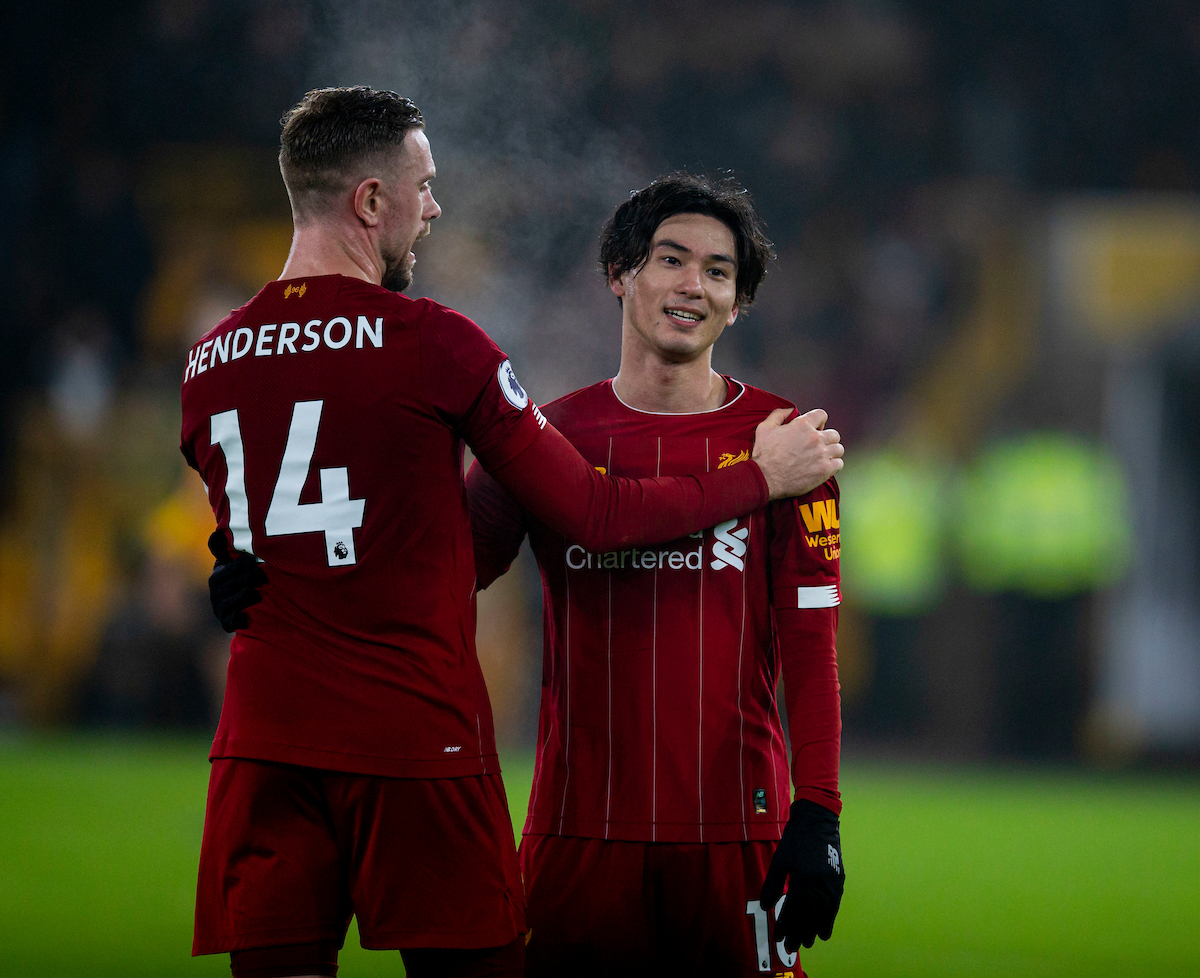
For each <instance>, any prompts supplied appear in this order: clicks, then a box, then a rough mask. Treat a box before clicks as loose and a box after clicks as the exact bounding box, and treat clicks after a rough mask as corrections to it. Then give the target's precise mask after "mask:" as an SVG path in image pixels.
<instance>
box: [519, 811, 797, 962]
mask: <svg viewBox="0 0 1200 978" xmlns="http://www.w3.org/2000/svg"><path fill="white" fill-rule="evenodd" d="M774 852H775V843H774V842H722V843H708V844H705V843H696V844H690V843H688V844H683V843H665V842H657V843H655V842H606V841H604V840H603V839H576V838H570V837H566V836H554V835H527V836H526V837H525V838H524V839H523V840H522V842H521V871H522V873H523V875H524V877H525V890H526V893H527V895H528V900H529V927H530V932H529V943H528V945H527V946H526V948H525V954H526V957H525V974H526V976H527V978H552V976H553V978H558V976H561V975H572V976H580V978H584V976H600V975H605V976H612V975H619V976H620V978H634V976H642V975H646V976H649V975H654V976H655V978H662V976H663V975H680V976H682V975H687V976H689V978H691V976H710V975H711V976H713V978H718V976H719V978H731V976H745V978H751V976H753V978H762V976H766V975H770V976H774V978H782V976H790V978H802V976H803V972H802V971H801V970H800V961H799V957H798V956H797V955H794V954H787V953H785V952H784V949H783V945H782V944H777V943H776V942H775V941H773V940H771V935H770V931H769V929H768V928H771V927H773V926H774V923H775V915H774V913H764V912H763V911H762V910H760V909H759V906H758V894H759V890H760V889H761V888H762V883H763V879H764V878H765V877H766V874H767V866H768V865H770V862H771V856H772V855H773V854H774Z"/></svg>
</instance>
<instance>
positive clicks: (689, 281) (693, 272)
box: [675, 265, 704, 297]
mask: <svg viewBox="0 0 1200 978" xmlns="http://www.w3.org/2000/svg"><path fill="white" fill-rule="evenodd" d="M682 272H683V274H682V275H681V276H680V278H679V283H678V285H676V287H675V291H677V292H679V293H680V294H681V295H686V296H692V297H699V296H701V295H703V294H704V282H703V281H702V279H701V272H700V269H699V268H696V267H694V266H692V265H685V266H684V268H683V269H682Z"/></svg>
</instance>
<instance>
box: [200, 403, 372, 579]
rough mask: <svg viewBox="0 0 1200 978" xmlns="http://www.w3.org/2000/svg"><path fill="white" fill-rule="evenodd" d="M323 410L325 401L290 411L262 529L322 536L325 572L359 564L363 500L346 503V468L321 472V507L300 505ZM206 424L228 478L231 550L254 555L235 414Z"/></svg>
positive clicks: (269, 533)
mask: <svg viewBox="0 0 1200 978" xmlns="http://www.w3.org/2000/svg"><path fill="white" fill-rule="evenodd" d="M324 406H325V402H324V401H297V402H296V403H295V405H294V406H293V407H292V423H291V427H290V428H289V429H288V438H287V445H286V447H285V448H284V450H283V460H282V461H281V462H280V465H279V476H278V477H277V478H276V480H275V489H274V491H273V492H272V493H271V504H270V505H269V506H268V507H267V516H266V519H265V520H264V521H263V527H264V529H265V530H266V534H267V536H269V537H274V536H285V535H288V534H292V533H324V534H325V556H326V558H327V559H328V561H329V566H330V567H341V566H344V565H347V564H353V563H355V562H356V561H357V559H358V557H357V554H356V553H355V550H354V530H355V529H356V528H358V527H360V526H362V523H363V510H364V509H365V508H366V500H365V499H351V498H350V478H349V475H348V474H347V471H346V468H345V467H344V466H343V467H341V468H329V469H320V470H319V472H318V476H319V478H320V480H321V501H320V502H318V503H302V502H300V492H301V490H302V489H303V488H304V483H305V481H306V480H307V479H308V471H309V469H310V468H311V466H312V457H313V452H314V451H315V450H316V447H317V429H318V428H319V427H320V425H321V410H322V408H323V407H324ZM209 424H210V431H209V438H210V441H211V443H212V444H213V445H219V446H220V448H221V451H222V452H223V453H224V455H225V467H226V469H227V470H228V473H229V474H228V477H227V478H226V480H225V498H226V499H228V500H229V529H230V531H231V532H232V533H233V545H234V547H235V548H236V549H238V550H242V551H245V552H246V553H249V554H252V553H254V552H255V550H254V538H253V534H252V533H251V530H250V500H249V498H248V497H247V496H246V457H245V450H244V448H243V445H242V428H241V423H240V421H239V419H238V413H237V411H236V410H233V411H222V412H221V413H220V414H214V415H213V416H212V417H211V418H210V419H209Z"/></svg>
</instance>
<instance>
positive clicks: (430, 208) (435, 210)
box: [421, 194, 442, 221]
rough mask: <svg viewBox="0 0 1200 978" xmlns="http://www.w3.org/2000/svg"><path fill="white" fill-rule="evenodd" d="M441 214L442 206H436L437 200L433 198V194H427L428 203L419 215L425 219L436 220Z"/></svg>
mask: <svg viewBox="0 0 1200 978" xmlns="http://www.w3.org/2000/svg"><path fill="white" fill-rule="evenodd" d="M441 216H442V208H441V207H440V206H438V202H437V201H436V200H434V199H433V194H430V195H429V203H428V204H427V205H426V207H425V210H424V212H423V213H422V214H421V217H422V219H423V220H425V221H432V220H436V219H437V218H439V217H441Z"/></svg>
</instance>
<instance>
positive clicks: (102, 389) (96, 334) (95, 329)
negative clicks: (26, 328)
mask: <svg viewBox="0 0 1200 978" xmlns="http://www.w3.org/2000/svg"><path fill="white" fill-rule="evenodd" d="M111 345H112V342H111V334H110V332H109V329H108V324H107V322H106V320H105V318H104V315H103V314H102V313H101V312H100V311H99V310H97V309H95V308H92V307H87V306H81V307H79V308H77V309H74V310H72V311H71V312H70V313H69V314H68V315H67V317H66V318H65V319H64V320H63V321H62V323H61V324H60V326H59V329H58V336H57V342H56V344H55V350H54V361H53V363H52V364H51V367H50V379H49V385H48V386H49V395H50V407H51V410H52V412H53V415H54V419H55V421H56V423H57V425H58V429H59V431H61V432H62V433H63V434H64V435H66V436H67V437H68V438H69V439H71V440H74V441H78V442H81V441H84V440H86V439H88V438H89V437H91V436H93V435H95V434H96V431H97V429H98V428H99V427H100V425H101V424H102V422H103V421H104V419H105V414H106V412H107V411H108V408H109V405H110V404H111V403H112V398H113V371H112V364H111V352H110V348H111Z"/></svg>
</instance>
